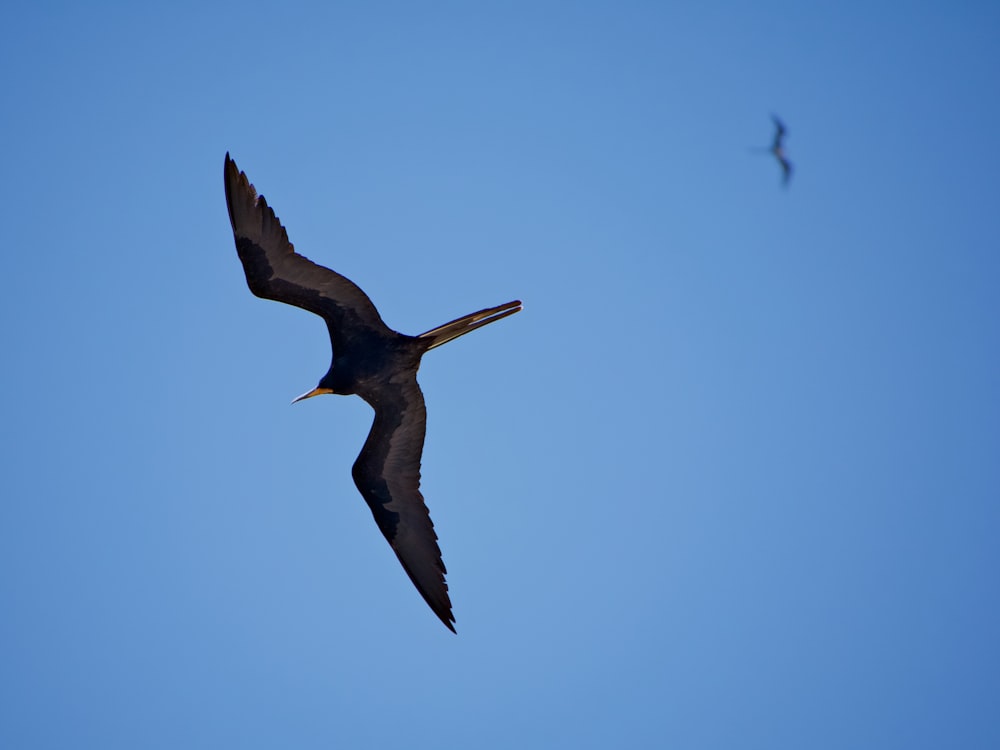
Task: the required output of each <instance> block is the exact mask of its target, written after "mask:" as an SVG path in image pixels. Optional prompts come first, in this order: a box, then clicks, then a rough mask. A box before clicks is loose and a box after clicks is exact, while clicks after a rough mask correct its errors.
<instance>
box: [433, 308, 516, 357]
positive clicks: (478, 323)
mask: <svg viewBox="0 0 1000 750" xmlns="http://www.w3.org/2000/svg"><path fill="white" fill-rule="evenodd" d="M520 310H521V300H514V301H513V302H507V303H506V304H503V305H497V306H496V307H487V308H486V309H485V310H480V311H479V312H474V313H470V314H469V315H463V316H462V317H461V318H457V319H455V320H453V321H451V322H450V323H445V324H444V325H443V326H438V327H437V328H432V329H431V330H429V331H427V332H426V333H421V334H420V335H419V336H417V338H420V339H431V344H430V346H428V347H427V349H428V350H430V349H433V348H434V347H436V346H441V344H447V343H448V342H449V341H451V340H452V339H457V338H458V337H459V336H464V335H465V334H467V333H469V332H470V331H474V330H476V329H477V328H482V327H483V326H484V325H487V324H489V323H493V322H495V321H497V320H500V318H506V317H507V316H508V315H513V314H514V313H516V312H520Z"/></svg>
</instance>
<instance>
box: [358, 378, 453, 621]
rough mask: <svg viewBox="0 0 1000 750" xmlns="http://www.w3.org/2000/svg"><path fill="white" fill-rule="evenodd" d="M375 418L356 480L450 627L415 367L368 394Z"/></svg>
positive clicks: (412, 575) (413, 577)
mask: <svg viewBox="0 0 1000 750" xmlns="http://www.w3.org/2000/svg"><path fill="white" fill-rule="evenodd" d="M367 400H368V401H369V403H371V405H372V406H373V407H374V409H375V421H374V423H373V424H372V429H371V432H369V433H368V439H367V440H366V441H365V445H364V448H362V449H361V454H360V455H359V456H358V460H357V461H355V462H354V468H353V469H352V472H351V473H352V475H353V476H354V483H355V484H356V485H357V486H358V490H359V491H360V492H361V495H362V497H364V499H365V502H367V503H368V507H369V508H371V511H372V515H373V516H375V522H376V523H377V524H378V527H379V529H381V530H382V533H383V534H384V535H385V538H386V539H387V540H388V542H389V544H390V546H391V547H392V549H393V551H394V552H395V553H396V556H397V557H398V558H399V561H400V562H401V563H402V564H403V569H404V570H405V571H406V573H407V575H409V576H410V580H411V581H413V585H414V586H416V587H417V591H419V592H420V595H421V596H423V597H424V601H426V602H427V604H428V605H430V608H431V609H432V610H434V614H436V615H437V616H438V617H439V618H440V619H441V622H443V623H444V624H445V625H446V626H447V627H448V629H449V630H451V631H452V632H455V627H454V625H453V624H452V623H454V622H455V618H454V616H453V615H452V613H451V600H450V599H449V598H448V584H447V583H445V574H446V573H447V570H445V567H444V562H443V561H442V559H441V549H440V548H439V547H438V544H437V534H436V533H435V532H434V523H433V522H432V521H431V516H430V513H429V512H428V510H427V506H426V505H425V504H424V497H423V495H421V494H420V456H421V454H422V453H423V448H424V433H425V431H426V427H427V410H426V409H425V407H424V396H423V394H422V393H421V392H420V386H418V385H417V378H416V373H415V372H407V373H405V374H400V375H398V376H396V377H394V378H393V379H392V380H391V381H390V383H389V384H388V385H386V386H385V387H384V388H382V389H381V391H380V392H379V393H377V394H374V395H371V396H370V397H368V398H367Z"/></svg>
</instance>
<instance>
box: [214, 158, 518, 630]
mask: <svg viewBox="0 0 1000 750" xmlns="http://www.w3.org/2000/svg"><path fill="white" fill-rule="evenodd" d="M225 183H226V205H227V206H228V208H229V220H230V222H231V223H232V225H233V236H234V238H235V240H236V252H237V253H238V255H239V257H240V260H241V261H242V263H243V270H244V272H245V273H246V278H247V285H248V286H249V287H250V291H251V292H253V293H254V294H255V295H256V296H258V297H263V298H264V299H271V300H276V301H278V302H284V303H286V304H289V305H295V306H296V307H301V308H302V309H304V310H308V311H309V312H312V313H316V314H317V315H319V316H320V317H321V318H323V320H325V321H326V326H327V329H328V331H329V334H330V344H331V346H332V348H333V359H332V362H331V364H330V369H329V370H328V371H327V373H326V375H324V376H323V377H322V378H320V381H319V384H318V385H317V386H316V387H315V388H314V389H312V390H311V391H309V392H308V393H304V394H303V395H301V396H299V397H298V398H296V399H295V401H293V402H292V403H295V402H296V401H301V400H303V399H307V398H312V397H313V396H319V395H322V394H327V393H336V394H340V395H344V396H347V395H358V396H361V398H363V399H364V400H365V401H367V402H368V403H369V404H370V405H371V406H372V408H373V409H374V410H375V419H374V422H373V423H372V428H371V431H370V432H369V433H368V439H367V440H365V444H364V447H363V448H362V449H361V453H360V455H359V456H358V458H357V460H356V461H355V462H354V467H353V469H352V471H351V474H352V476H353V478H354V483H355V484H356V485H357V487H358V490H359V491H360V492H361V496H362V497H363V498H364V499H365V502H366V503H368V507H369V508H370V509H371V512H372V515H373V516H374V517H375V523H376V524H378V527H379V529H380V530H381V532H382V534H384V535H385V538H386V540H388V542H389V545H390V546H391V547H392V549H393V551H394V552H395V553H396V556H397V557H398V558H399V562H400V563H402V565H403V569H404V570H405V571H406V573H407V575H409V577H410V580H411V581H413V585H414V586H416V588H417V591H419V592H420V595H421V596H423V598H424V600H425V601H426V602H427V604H428V605H430V608H431V609H432V610H433V611H434V614H436V615H437V616H438V617H439V618H440V619H441V622H443V623H444V624H445V626H447V628H448V629H449V630H451V631H452V632H453V633H454V632H455V627H454V624H453V623H454V622H455V618H454V616H453V615H452V611H451V600H450V599H449V597H448V584H447V583H446V582H445V574H446V573H447V571H446V570H445V566H444V562H443V561H442V559H441V550H440V548H439V547H438V544H437V534H436V533H435V532H434V524H433V522H432V521H431V517H430V514H429V513H428V511H427V506H426V505H425V504H424V498H423V495H422V494H421V493H420V457H421V453H422V451H423V447H424V433H425V430H426V419H427V412H426V409H425V407H424V397H423V394H422V393H421V391H420V386H418V385H417V369H418V368H419V367H420V359H421V357H422V356H423V355H424V353H425V352H427V351H429V350H431V349H433V348H435V347H437V346H441V345H442V344H445V343H447V342H449V341H451V340H453V339H456V338H458V337H459V336H463V335H465V334H466V333H469V332H470V331H474V330H476V329H477V328H481V327H482V326H485V325H487V324H489V323H493V322H495V321H497V320H500V319H501V318H505V317H507V316H508V315H513V314H514V313H516V312H518V311H520V309H521V302H520V301H518V300H515V301H513V302H508V303H506V304H504V305H498V306H496V307H489V308H486V309H485V310H480V311H479V312H474V313H471V314H470V315H465V316H463V317H461V318H458V319H456V320H453V321H451V322H450V323H445V324H444V325H442V326H438V327H437V328H432V329H431V330H429V331H427V332H426V333H422V334H420V335H419V336H407V335H405V334H402V333H397V332H396V331H394V330H392V329H391V328H389V327H388V326H387V325H386V324H385V323H384V322H383V321H382V318H381V317H380V316H379V314H378V311H377V310H376V309H375V305H374V304H372V301H371V300H370V299H369V298H368V295H366V294H365V293H364V292H363V291H361V289H360V288H359V287H358V286H357V285H356V284H354V283H353V282H352V281H350V280H349V279H347V278H345V277H344V276H341V275H340V274H338V273H336V272H335V271H331V270H330V269H328V268H324V267H323V266H320V265H317V264H316V263H313V262H312V261H311V260H308V259H307V258H305V257H304V256H302V255H299V254H298V253H296V252H295V248H294V246H293V245H292V243H291V242H289V240H288V234H287V232H286V231H285V228H284V227H283V226H282V225H281V222H280V221H279V219H278V217H277V216H275V214H274V211H273V210H272V209H271V207H270V206H268V204H267V201H266V200H264V196H263V195H260V196H258V195H257V191H256V190H255V189H254V186H253V185H252V184H251V183H250V181H249V180H248V179H247V176H246V174H245V173H243V172H241V171H240V170H239V169H238V168H237V166H236V163H235V162H234V161H233V160H232V159H231V158H230V157H229V154H228V153H227V154H226V162H225Z"/></svg>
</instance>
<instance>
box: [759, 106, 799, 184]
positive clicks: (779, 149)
mask: <svg viewBox="0 0 1000 750" xmlns="http://www.w3.org/2000/svg"><path fill="white" fill-rule="evenodd" d="M771 119H772V120H774V128H775V132H774V143H772V144H771V146H770V148H758V149H753V150H754V151H757V152H758V153H761V152H762V153H768V154H774V158H776V159H777V160H778V163H779V164H780V165H781V184H782V185H784V186H787V185H788V181H789V179H791V176H792V163H791V162H790V161H788V157H787V156H786V155H785V135H786V134H787V133H788V130H787V128H785V124H784V123H783V122H782V121H781V120H779V119H778V117H777V115H771Z"/></svg>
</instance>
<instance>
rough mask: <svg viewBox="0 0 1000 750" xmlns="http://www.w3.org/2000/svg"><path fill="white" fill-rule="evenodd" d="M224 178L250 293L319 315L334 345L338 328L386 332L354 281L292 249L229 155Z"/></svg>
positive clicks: (237, 246) (370, 302)
mask: <svg viewBox="0 0 1000 750" xmlns="http://www.w3.org/2000/svg"><path fill="white" fill-rule="evenodd" d="M225 182H226V205H227V206H228V207H229V221H230V222H231V223H232V225H233V236H234V238H235V239H236V251H237V253H239V256H240V260H241V261H242V262H243V270H244V272H245V273H246V277H247V285H248V286H249V287H250V291H251V292H253V293H254V294H255V295H257V296H258V297H264V298H265V299H272V300H276V301H278V302H284V303H286V304H289V305H295V306H296V307H301V308H303V309H305V310H308V311H309V312H313V313H316V314H317V315H319V316H321V317H322V318H323V319H324V320H326V322H327V326H328V328H329V329H330V338H331V339H332V340H333V344H334V346H335V347H336V346H337V345H338V343H339V342H338V339H339V338H340V332H341V331H348V330H350V331H357V330H358V329H359V327H366V328H369V329H374V330H376V331H379V332H382V333H385V332H388V331H389V328H388V326H386V324H385V323H384V322H382V318H381V316H379V314H378V310H376V309H375V305H374V304H372V301H371V300H370V299H369V298H368V295H367V294H365V293H364V292H363V291H361V288H360V287H358V285H357V284H355V283H354V282H353V281H351V280H350V279H348V278H345V277H344V276H341V275H340V274H339V273H336V272H335V271H331V270H330V269H329V268H325V267H323V266H320V265H317V264H316V263H313V262H312V261H311V260H309V259H308V258H306V257H304V256H302V255H299V254H298V253H296V252H295V247H294V246H293V245H292V243H291V242H289V241H288V233H287V232H286V231H285V228H284V227H283V226H282V225H281V221H280V220H279V219H278V217H277V216H275V214H274V211H273V210H272V209H271V207H270V206H268V205H267V201H266V200H264V196H263V195H261V196H258V195H257V191H256V190H255V189H254V186H253V185H252V184H250V180H249V179H247V176H246V174H245V173H244V172H241V171H240V170H239V168H238V167H237V166H236V162H234V161H233V160H232V159H231V158H229V154H226V163H225Z"/></svg>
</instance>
